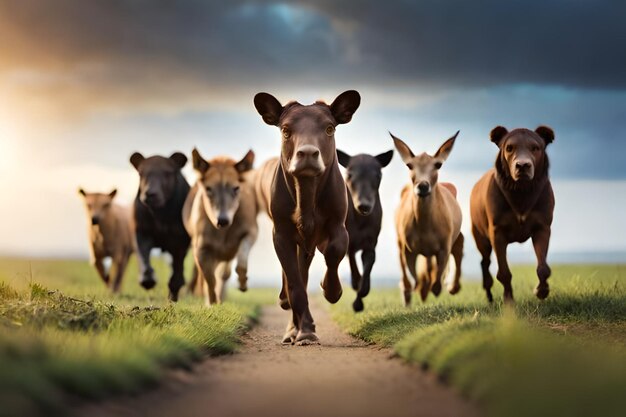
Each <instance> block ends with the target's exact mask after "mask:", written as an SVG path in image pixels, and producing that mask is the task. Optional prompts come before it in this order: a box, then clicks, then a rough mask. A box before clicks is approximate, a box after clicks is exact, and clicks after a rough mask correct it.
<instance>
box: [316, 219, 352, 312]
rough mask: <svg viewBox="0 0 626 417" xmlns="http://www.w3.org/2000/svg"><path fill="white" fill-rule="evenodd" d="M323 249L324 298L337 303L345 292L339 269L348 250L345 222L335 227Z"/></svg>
mask: <svg viewBox="0 0 626 417" xmlns="http://www.w3.org/2000/svg"><path fill="white" fill-rule="evenodd" d="M321 249H323V250H322V253H323V254H324V260H325V261H326V273H325V274H324V280H323V281H322V284H321V286H322V290H323V292H324V298H326V300H328V302H330V303H332V304H335V303H336V302H337V301H339V299H340V298H341V294H342V292H343V290H342V289H341V281H340V280H339V273H338V271H337V269H338V268H339V263H340V262H341V260H342V259H343V257H344V256H346V252H347V250H348V231H347V230H346V228H345V226H344V225H343V223H341V224H340V225H339V226H337V227H336V228H335V230H334V233H332V234H331V235H330V236H329V239H328V242H326V244H325V245H324V247H323V248H321Z"/></svg>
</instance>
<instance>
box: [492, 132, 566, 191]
mask: <svg viewBox="0 0 626 417" xmlns="http://www.w3.org/2000/svg"><path fill="white" fill-rule="evenodd" d="M490 136H491V141H492V142H494V143H495V144H496V145H498V148H500V152H499V154H498V162H499V166H500V167H501V169H502V170H504V173H505V175H507V176H509V177H510V178H511V179H513V181H516V182H517V181H532V180H533V179H534V178H535V176H536V175H537V173H538V172H543V171H544V170H545V168H546V164H547V162H546V156H545V151H546V146H547V145H548V144H549V143H551V142H552V141H553V140H554V132H553V131H552V129H550V128H549V127H546V126H539V127H538V128H537V129H536V130H535V131H534V132H533V131H532V130H529V129H514V130H512V131H511V132H509V131H507V129H506V128H504V127H502V126H497V127H495V128H494V129H493V130H492V131H491V135H490Z"/></svg>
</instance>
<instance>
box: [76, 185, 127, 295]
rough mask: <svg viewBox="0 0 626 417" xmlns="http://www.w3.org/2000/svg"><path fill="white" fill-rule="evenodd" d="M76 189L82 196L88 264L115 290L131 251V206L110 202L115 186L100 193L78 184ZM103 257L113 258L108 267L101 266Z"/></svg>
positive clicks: (119, 283) (120, 281) (114, 192)
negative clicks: (86, 189)
mask: <svg viewBox="0 0 626 417" xmlns="http://www.w3.org/2000/svg"><path fill="white" fill-rule="evenodd" d="M78 193H79V194H80V195H81V196H82V197H83V201H84V203H85V209H86V211H87V220H88V222H87V233H88V234H89V242H90V245H89V251H90V261H91V264H92V265H93V266H94V267H95V268H96V271H97V272H98V275H100V278H102V281H104V283H105V284H106V285H107V286H108V287H109V288H110V289H111V291H113V292H114V293H117V292H119V291H120V287H121V284H122V277H123V276H124V271H125V270H126V266H127V265H128V259H129V258H130V255H131V254H132V253H133V251H134V245H133V235H132V228H131V213H130V209H129V208H127V207H122V206H120V205H118V204H115V203H114V202H113V198H114V197H115V195H116V194H117V190H113V191H111V192H110V193H109V194H102V193H88V192H86V191H85V190H83V189H82V188H80V189H79V190H78ZM105 258H111V260H112V264H111V268H110V270H109V271H107V270H106V268H105V267H104V262H103V261H104V259H105ZM111 276H112V279H111Z"/></svg>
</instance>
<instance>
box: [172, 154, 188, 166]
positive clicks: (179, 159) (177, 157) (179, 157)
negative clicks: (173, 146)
mask: <svg viewBox="0 0 626 417" xmlns="http://www.w3.org/2000/svg"><path fill="white" fill-rule="evenodd" d="M170 159H171V160H172V161H174V162H175V163H176V166H177V167H178V168H182V167H184V166H185V164H186V163H187V157H186V156H185V154H184V153H181V152H174V153H173V154H171V155H170Z"/></svg>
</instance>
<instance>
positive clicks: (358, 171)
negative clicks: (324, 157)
mask: <svg viewBox="0 0 626 417" xmlns="http://www.w3.org/2000/svg"><path fill="white" fill-rule="evenodd" d="M337 157H338V159H339V164H340V165H341V166H343V167H344V168H346V185H347V192H348V216H347V218H346V229H347V230H348V236H349V244H348V259H349V261H350V272H351V274H352V288H353V289H354V290H355V291H356V292H357V295H356V299H355V300H354V302H353V303H352V308H353V309H354V311H357V312H358V311H363V298H365V297H366V296H367V294H369V291H370V274H371V272H372V267H373V266H374V262H375V261H376V244H377V243H378V235H379V234H380V225H381V222H382V219H383V208H382V206H381V204H380V195H379V193H378V188H379V187H380V180H381V179H382V177H383V173H382V169H383V168H384V167H386V166H387V165H389V162H391V158H392V157H393V150H390V151H388V152H385V153H381V154H380V155H376V156H372V155H367V154H359V155H355V156H350V155H348V154H347V153H345V152H342V151H340V150H339V149H337ZM357 252H361V261H362V262H363V274H362V275H361V273H360V272H359V268H358V266H357V263H356V254H357Z"/></svg>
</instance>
